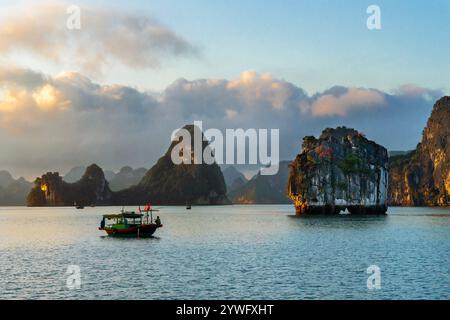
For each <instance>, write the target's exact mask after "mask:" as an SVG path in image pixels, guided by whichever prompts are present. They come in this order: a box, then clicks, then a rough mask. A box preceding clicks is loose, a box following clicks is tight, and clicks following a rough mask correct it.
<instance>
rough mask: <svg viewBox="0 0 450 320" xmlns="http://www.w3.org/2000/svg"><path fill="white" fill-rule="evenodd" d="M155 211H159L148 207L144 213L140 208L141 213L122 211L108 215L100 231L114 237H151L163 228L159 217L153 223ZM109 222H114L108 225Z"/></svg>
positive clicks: (102, 222)
mask: <svg viewBox="0 0 450 320" xmlns="http://www.w3.org/2000/svg"><path fill="white" fill-rule="evenodd" d="M155 211H159V210H153V209H151V207H150V206H149V205H147V206H145V209H144V211H142V210H141V208H140V207H139V213H136V212H134V211H128V212H127V211H124V210H122V212H121V213H119V214H106V215H104V216H103V220H102V221H101V223H100V228H98V229H99V230H103V231H105V232H106V233H107V234H108V236H112V237H137V238H139V237H150V236H152V235H153V234H154V233H155V231H156V230H157V229H158V228H162V227H163V225H162V224H161V220H160V218H159V217H157V218H156V219H155V220H154V221H153V212H155ZM142 212H144V213H142ZM107 220H112V221H113V222H112V223H111V224H107Z"/></svg>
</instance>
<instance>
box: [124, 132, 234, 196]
mask: <svg viewBox="0 0 450 320" xmlns="http://www.w3.org/2000/svg"><path fill="white" fill-rule="evenodd" d="M183 129H186V130H187V131H189V133H190V135H191V138H192V140H191V141H190V146H191V150H194V132H195V134H197V135H198V136H199V137H203V133H202V132H201V130H200V129H199V128H198V127H196V126H193V125H188V126H185V127H184V128H183ZM188 144H189V143H188ZM176 145H177V142H172V144H171V145H170V147H169V149H168V150H167V152H166V153H165V155H164V156H163V157H161V158H160V159H159V160H158V162H157V163H156V164H155V165H154V166H153V167H152V168H151V169H150V170H149V171H148V172H147V173H146V175H145V176H144V178H143V179H142V180H141V182H140V183H139V184H138V185H137V186H134V187H131V188H129V189H126V190H123V191H120V192H118V193H117V194H116V198H115V199H116V204H118V205H121V204H142V203H147V202H151V203H153V204H158V205H186V203H190V204H193V205H195V204H197V205H220V204H230V201H229V200H228V198H227V196H226V190H227V189H226V185H225V181H224V177H223V174H222V171H221V170H220V167H219V166H218V165H217V164H216V163H213V164H211V165H208V164H206V163H202V164H180V165H176V164H174V163H173V161H172V158H171V154H172V150H173V148H174V147H175V146H176ZM201 147H202V151H204V150H205V148H207V147H208V142H207V141H203V143H202V146H201ZM192 152H193V151H192ZM183 157H193V154H186V155H183ZM191 160H192V163H193V158H192V159H191Z"/></svg>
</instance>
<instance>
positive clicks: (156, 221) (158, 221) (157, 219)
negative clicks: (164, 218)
mask: <svg viewBox="0 0 450 320" xmlns="http://www.w3.org/2000/svg"><path fill="white" fill-rule="evenodd" d="M155 223H156V225H157V226H160V225H161V219H160V218H159V216H157V217H156V220H155Z"/></svg>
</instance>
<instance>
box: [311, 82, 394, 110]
mask: <svg viewBox="0 0 450 320" xmlns="http://www.w3.org/2000/svg"><path fill="white" fill-rule="evenodd" d="M383 106H385V101H384V95H383V94H382V93H381V92H379V91H376V90H371V89H360V88H348V89H346V91H345V92H344V93H343V94H340V95H332V94H325V95H322V96H320V97H319V98H318V99H317V100H316V101H314V103H313V105H312V113H313V114H314V115H316V116H335V115H339V116H345V115H347V114H348V113H349V112H351V111H354V110H358V109H368V108H380V107H383Z"/></svg>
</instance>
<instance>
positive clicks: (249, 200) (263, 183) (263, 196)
mask: <svg viewBox="0 0 450 320" xmlns="http://www.w3.org/2000/svg"><path fill="white" fill-rule="evenodd" d="M289 164H290V161H281V162H280V168H279V171H278V173H277V174H276V175H272V176H264V175H261V174H260V173H258V174H256V175H255V176H254V177H253V178H252V179H251V180H250V181H247V182H246V183H244V184H242V185H240V186H238V187H236V188H234V189H232V190H231V191H230V192H229V193H228V198H229V199H230V200H231V201H232V202H233V203H236V204H288V203H291V201H290V199H289V198H288V197H287V195H286V190H287V189H286V188H287V182H288V173H289Z"/></svg>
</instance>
